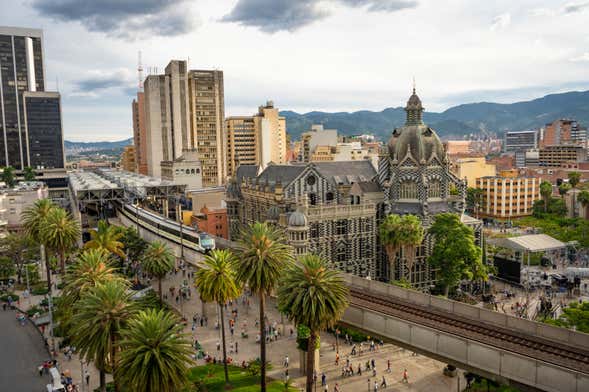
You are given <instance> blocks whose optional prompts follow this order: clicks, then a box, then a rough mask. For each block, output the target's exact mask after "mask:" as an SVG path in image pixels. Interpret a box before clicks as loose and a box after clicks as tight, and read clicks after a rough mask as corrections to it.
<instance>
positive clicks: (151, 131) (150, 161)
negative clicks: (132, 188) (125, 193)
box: [143, 75, 173, 177]
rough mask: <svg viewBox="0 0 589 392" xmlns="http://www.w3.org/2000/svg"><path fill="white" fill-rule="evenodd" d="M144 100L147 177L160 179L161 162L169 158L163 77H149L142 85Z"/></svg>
mask: <svg viewBox="0 0 589 392" xmlns="http://www.w3.org/2000/svg"><path fill="white" fill-rule="evenodd" d="M143 91H144V99H145V103H144V104H145V131H146V132H145V134H146V137H145V140H146V141H147V146H146V150H147V151H146V152H147V154H146V161H147V175H149V176H152V177H161V174H162V172H161V167H160V164H161V162H162V161H164V160H166V161H169V160H172V159H173V157H171V156H170V150H171V148H170V143H169V140H170V139H171V130H170V129H171V125H170V105H169V100H168V95H169V91H170V90H169V88H168V83H166V76H165V75H149V76H148V77H147V78H145V82H144V84H143Z"/></svg>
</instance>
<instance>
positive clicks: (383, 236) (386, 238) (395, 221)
mask: <svg viewBox="0 0 589 392" xmlns="http://www.w3.org/2000/svg"><path fill="white" fill-rule="evenodd" d="M400 224H401V217H400V216H399V215H396V214H391V215H389V216H387V217H386V218H385V219H384V221H383V222H382V223H381V224H380V227H379V234H380V242H381V243H382V244H383V246H384V250H385V252H386V254H387V258H388V259H389V270H390V277H391V280H394V279H395V273H394V271H395V262H396V260H397V252H399V249H401V236H400V231H399V226H400Z"/></svg>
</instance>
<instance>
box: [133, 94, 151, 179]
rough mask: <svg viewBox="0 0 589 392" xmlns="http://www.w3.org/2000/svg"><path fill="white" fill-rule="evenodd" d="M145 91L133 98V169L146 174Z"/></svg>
mask: <svg viewBox="0 0 589 392" xmlns="http://www.w3.org/2000/svg"><path fill="white" fill-rule="evenodd" d="M144 97H145V93H144V92H142V91H139V92H137V99H134V100H133V103H132V104H131V108H132V110H133V142H134V143H133V144H135V158H136V165H137V167H136V168H135V171H137V173H139V174H147V139H146V138H147V132H146V129H145V98H144Z"/></svg>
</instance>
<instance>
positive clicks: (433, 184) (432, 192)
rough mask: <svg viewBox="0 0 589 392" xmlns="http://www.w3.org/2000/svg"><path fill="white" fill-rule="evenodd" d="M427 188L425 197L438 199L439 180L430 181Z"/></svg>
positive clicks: (439, 193)
mask: <svg viewBox="0 0 589 392" xmlns="http://www.w3.org/2000/svg"><path fill="white" fill-rule="evenodd" d="M428 186H429V187H428V189H427V197H440V195H441V185H440V181H439V180H430V181H429V183H428Z"/></svg>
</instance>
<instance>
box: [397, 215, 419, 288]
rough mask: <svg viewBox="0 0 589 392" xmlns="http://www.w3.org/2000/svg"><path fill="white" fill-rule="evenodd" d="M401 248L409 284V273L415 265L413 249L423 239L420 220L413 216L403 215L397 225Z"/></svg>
mask: <svg viewBox="0 0 589 392" xmlns="http://www.w3.org/2000/svg"><path fill="white" fill-rule="evenodd" d="M399 237H400V244H401V248H402V249H403V254H404V256H405V262H406V264H407V272H408V279H407V280H408V281H409V283H411V272H412V270H413V264H414V263H415V248H416V247H418V246H419V245H421V242H422V241H423V237H424V230H423V226H422V225H421V220H419V218H418V217H417V216H415V215H404V216H403V217H401V222H400V225H399Z"/></svg>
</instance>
